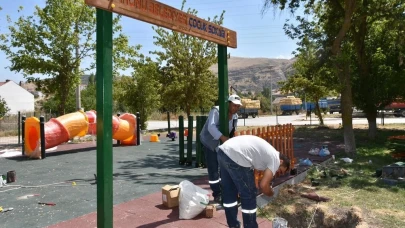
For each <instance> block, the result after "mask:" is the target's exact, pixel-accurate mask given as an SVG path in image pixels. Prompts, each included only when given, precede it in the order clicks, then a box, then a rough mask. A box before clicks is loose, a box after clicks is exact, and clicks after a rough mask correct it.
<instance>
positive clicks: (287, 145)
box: [235, 124, 296, 181]
mask: <svg viewBox="0 0 405 228" xmlns="http://www.w3.org/2000/svg"><path fill="white" fill-rule="evenodd" d="M294 130H295V128H294V126H293V125H292V124H283V125H277V126H267V127H258V128H256V129H251V130H243V131H240V132H235V136H238V135H256V136H259V137H260V138H262V139H264V140H266V141H267V142H269V143H270V144H271V145H272V146H273V147H274V148H275V149H276V150H277V151H279V152H280V153H281V154H284V155H286V156H287V157H288V158H289V159H290V161H291V166H290V167H294V164H295V163H296V159H295V157H294V145H293V133H294ZM278 175H279V174H276V176H278ZM262 176H263V174H262V172H255V179H256V181H258V179H261V177H262Z"/></svg>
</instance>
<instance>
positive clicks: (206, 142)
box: [200, 95, 242, 203]
mask: <svg viewBox="0 0 405 228" xmlns="http://www.w3.org/2000/svg"><path fill="white" fill-rule="evenodd" d="M241 105H242V103H241V99H240V97H239V96H238V95H231V96H229V98H228V119H229V137H233V134H234V132H235V130H236V126H237V123H238V114H236V113H237V112H238V110H239V108H240V106H241ZM200 140H201V144H202V147H203V151H204V154H205V160H206V163H207V170H208V179H209V184H210V188H211V190H212V196H213V197H214V201H215V202H216V203H221V202H222V198H221V186H220V181H221V180H220V178H219V170H218V160H217V152H216V149H217V147H218V146H219V145H220V142H222V143H223V142H225V141H226V140H228V137H226V136H224V135H223V134H222V133H221V132H220V131H219V107H218V106H214V107H213V108H212V109H211V111H210V113H209V115H208V119H207V121H206V122H205V124H204V127H203V129H202V130H201V133H200Z"/></svg>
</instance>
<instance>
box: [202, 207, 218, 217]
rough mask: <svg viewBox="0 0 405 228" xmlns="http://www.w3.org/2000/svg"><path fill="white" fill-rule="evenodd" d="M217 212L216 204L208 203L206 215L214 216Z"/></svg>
mask: <svg viewBox="0 0 405 228" xmlns="http://www.w3.org/2000/svg"><path fill="white" fill-rule="evenodd" d="M216 212H217V208H216V207H215V205H208V206H207V207H206V208H205V217H207V218H213V217H214V216H215V214H216Z"/></svg>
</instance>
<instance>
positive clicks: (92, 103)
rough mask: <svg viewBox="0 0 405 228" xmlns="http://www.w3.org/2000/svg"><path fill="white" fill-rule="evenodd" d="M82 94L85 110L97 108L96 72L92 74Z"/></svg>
mask: <svg viewBox="0 0 405 228" xmlns="http://www.w3.org/2000/svg"><path fill="white" fill-rule="evenodd" d="M80 94H81V103H82V107H83V108H84V110H96V79H95V76H94V74H92V75H90V77H89V81H88V83H87V86H86V88H84V89H83V90H82V91H81V93H80Z"/></svg>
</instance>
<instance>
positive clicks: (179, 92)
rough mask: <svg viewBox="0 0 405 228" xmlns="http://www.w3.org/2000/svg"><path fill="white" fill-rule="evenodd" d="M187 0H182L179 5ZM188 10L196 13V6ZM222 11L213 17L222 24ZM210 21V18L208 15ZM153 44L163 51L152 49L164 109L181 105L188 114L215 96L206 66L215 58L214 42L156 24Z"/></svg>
mask: <svg viewBox="0 0 405 228" xmlns="http://www.w3.org/2000/svg"><path fill="white" fill-rule="evenodd" d="M185 3H186V1H185V0H183V4H182V7H181V9H182V10H183V9H184V6H185ZM187 12H188V13H190V14H192V15H197V13H198V12H197V11H196V10H194V9H193V10H192V9H190V8H189V9H188V10H187ZM223 16H224V12H222V14H221V16H220V17H218V16H215V17H214V18H213V20H212V22H213V23H215V24H218V25H220V24H222V22H223V18H224V17H223ZM208 21H210V18H208ZM153 29H154V30H155V31H156V34H157V35H156V36H154V39H155V42H154V44H155V45H157V46H160V47H161V48H162V49H163V50H164V51H154V52H152V54H156V55H157V60H158V62H159V63H160V64H165V65H164V66H162V75H161V78H160V82H161V84H162V85H164V86H163V87H162V91H161V94H162V106H163V108H164V109H166V110H175V109H177V108H180V109H182V110H184V111H185V112H186V113H187V115H190V112H191V110H193V109H200V108H208V107H210V106H212V104H213V103H214V101H215V100H217V82H216V81H217V80H216V77H215V76H214V75H213V74H212V72H211V71H210V70H209V67H210V66H212V65H213V64H215V63H216V61H217V57H216V56H217V44H215V43H212V42H209V41H205V40H202V39H200V38H196V37H192V36H188V35H184V34H180V33H178V32H174V31H167V30H165V29H163V28H159V27H158V28H155V27H153Z"/></svg>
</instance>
